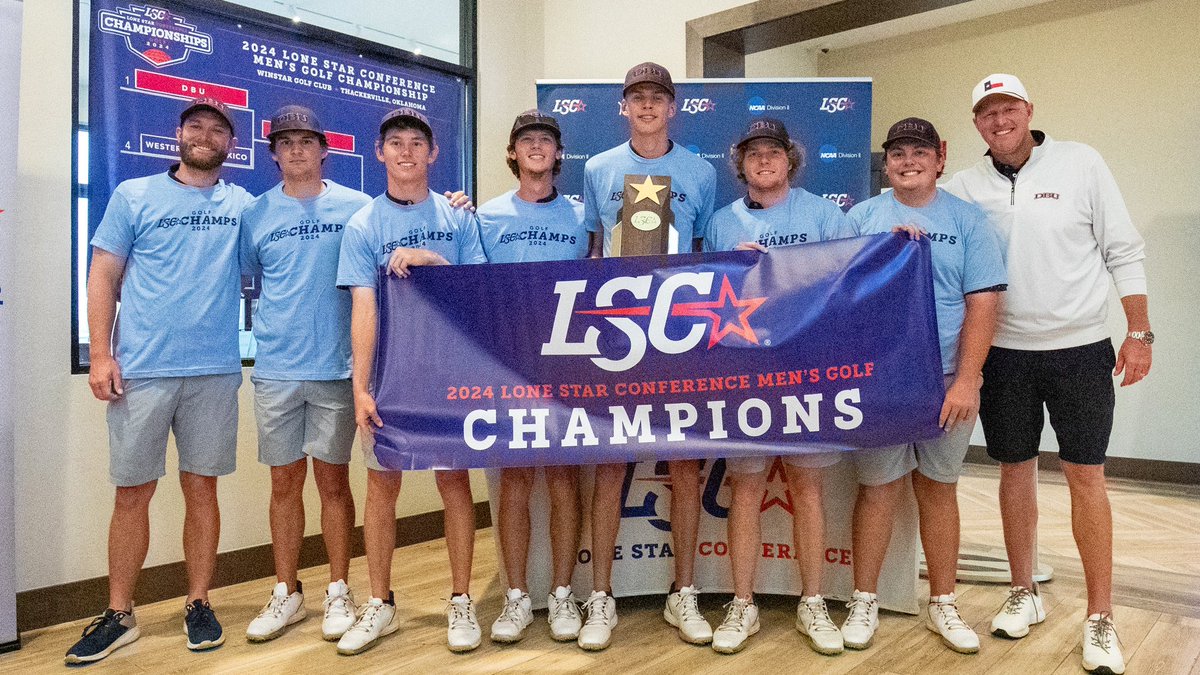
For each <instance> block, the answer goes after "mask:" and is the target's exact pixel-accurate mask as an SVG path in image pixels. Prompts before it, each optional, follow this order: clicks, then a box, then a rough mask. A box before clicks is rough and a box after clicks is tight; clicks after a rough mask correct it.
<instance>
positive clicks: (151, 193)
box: [91, 173, 250, 378]
mask: <svg viewBox="0 0 1200 675" xmlns="http://www.w3.org/2000/svg"><path fill="white" fill-rule="evenodd" d="M249 200H250V195H249V194H248V193H247V192H246V191H245V190H243V189H242V188H240V187H238V186H236V185H232V184H229V183H226V182H225V181H218V182H217V184H216V185H214V186H212V187H208V188H196V187H191V186H188V185H184V184H182V183H180V182H178V181H176V180H175V179H173V178H171V176H170V175H169V174H167V173H160V174H155V175H153V176H146V177H143V178H134V179H131V180H127V181H124V182H123V183H121V184H120V185H118V186H117V189H116V190H115V191H114V192H113V194H112V198H111V199H109V201H108V208H107V209H106V210H105V212H104V219H103V220H101V221H100V226H99V227H98V228H97V229H96V234H95V236H93V237H92V242H91V243H92V246H95V247H96V248H100V249H104V250H105V251H108V252H109V253H113V254H115V255H118V256H120V257H122V258H124V259H125V278H124V280H123V281H122V282H121V299H120V300H121V306H120V311H119V313H118V314H117V327H116V335H115V336H114V338H113V352H114V354H115V356H116V359H117V364H118V365H120V367H121V374H122V376H123V377H125V378H143V377H187V376H196V375H215V374H221V373H239V372H241V369H242V359H241V352H240V350H239V347H238V333H237V332H238V309H239V300H240V298H241V275H240V274H239V270H238V230H239V229H240V226H241V219H242V208H243V207H245V205H246V203H247V202H248V201H249Z"/></svg>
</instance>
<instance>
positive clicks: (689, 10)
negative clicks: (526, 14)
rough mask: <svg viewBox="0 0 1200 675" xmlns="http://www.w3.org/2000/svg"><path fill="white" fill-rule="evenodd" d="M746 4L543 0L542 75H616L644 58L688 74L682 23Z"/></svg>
mask: <svg viewBox="0 0 1200 675" xmlns="http://www.w3.org/2000/svg"><path fill="white" fill-rule="evenodd" d="M744 4H746V0H659V1H658V2H646V1H644V0H606V1H605V2H593V1H589V0H547V1H546V2H545V9H544V12H545V35H546V39H545V49H546V51H545V64H546V66H545V72H544V73H543V75H542V77H544V78H546V79H568V78H604V79H615V80H619V79H621V78H623V77H625V71H627V70H629V68H630V66H635V65H637V64H639V63H641V62H643V61H654V62H655V63H658V64H659V65H662V66H665V67H666V68H667V70H670V71H671V75H672V76H673V77H674V78H675V79H677V80H682V79H684V77H685V75H686V73H687V68H686V65H687V55H686V49H685V38H684V35H685V33H684V28H685V26H686V24H687V22H688V21H689V20H691V19H694V18H696V17H700V16H705V15H708V14H713V13H715V12H720V11H722V10H726V9H729V8H730V7H736V6H737V5H744Z"/></svg>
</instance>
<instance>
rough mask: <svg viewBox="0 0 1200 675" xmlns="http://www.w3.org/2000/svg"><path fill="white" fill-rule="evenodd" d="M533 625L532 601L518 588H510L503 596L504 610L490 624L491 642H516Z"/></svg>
mask: <svg viewBox="0 0 1200 675" xmlns="http://www.w3.org/2000/svg"><path fill="white" fill-rule="evenodd" d="M531 623H533V601H531V600H530V599H529V594H528V593H526V592H525V591H522V590H521V589H519V588H510V589H508V593H506V594H505V596H504V609H503V610H501V611H500V616H499V617H497V618H496V620H495V621H494V622H493V623H492V642H517V641H519V640H520V639H521V638H523V637H525V629H526V628H528V627H529V624H531Z"/></svg>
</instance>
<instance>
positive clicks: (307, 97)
mask: <svg viewBox="0 0 1200 675" xmlns="http://www.w3.org/2000/svg"><path fill="white" fill-rule="evenodd" d="M91 8H92V16H91V26H92V28H91V72H90V75H89V92H90V93H89V100H88V106H89V108H88V110H89V117H88V120H89V131H90V134H89V138H90V148H89V158H90V166H89V176H90V185H89V188H88V191H89V201H88V214H87V218H88V229H87V232H88V237H89V239H90V238H91V236H92V234H93V233H94V232H95V229H96V227H97V226H98V225H99V223H100V220H101V218H102V217H103V215H104V209H105V206H106V205H107V203H108V198H109V196H110V195H111V193H112V191H113V189H115V188H116V186H117V184H118V183H120V182H121V181H123V180H125V179H128V178H135V177H138V176H144V175H148V174H152V173H158V172H161V171H164V170H166V168H167V167H168V166H170V165H171V164H172V163H174V162H177V161H179V160H178V157H179V148H178V145H177V143H176V140H175V130H176V128H177V127H178V126H179V113H180V111H182V110H183V108H184V107H186V105H187V102H188V101H189V100H191V99H192V98H195V97H197V96H201V95H205V96H212V97H214V98H217V99H219V100H221V101H222V102H224V103H225V104H226V105H228V106H229V107H230V108H231V110H232V111H233V115H234V124H235V126H236V129H235V132H236V135H237V139H238V142H237V149H236V150H235V151H234V152H233V153H232V154H231V155H230V156H229V158H228V160H226V163H225V172H224V178H225V180H226V181H229V182H232V183H237V184H238V185H241V186H242V187H244V188H246V189H247V190H249V191H250V193H251V194H254V195H258V194H261V193H263V192H265V191H267V190H268V189H270V188H271V186H273V185H275V183H277V182H278V181H279V173H278V169H277V168H276V166H275V164H274V162H273V160H272V159H271V154H270V152H269V150H268V143H267V139H266V134H267V132H268V128H269V122H270V117H271V114H272V113H273V112H274V111H275V110H276V109H278V108H279V107H281V106H283V105H285V104H290V103H298V104H301V105H305V106H308V107H309V108H312V109H313V111H315V112H316V113H317V116H318V117H319V118H320V119H321V122H322V124H323V125H324V128H325V130H326V132H327V135H328V137H329V146H330V148H329V149H330V152H329V159H328V160H326V163H325V176H326V177H327V178H330V179H332V180H334V181H337V182H338V183H341V184H342V185H346V186H348V187H351V188H355V189H360V190H363V191H365V192H367V193H368V194H372V195H377V194H380V193H382V192H383V190H384V188H385V186H386V176H385V173H384V170H383V167H382V165H381V164H379V162H378V161H377V160H376V158H375V150H374V144H375V139H376V138H377V137H378V134H379V120H380V118H381V117H383V115H384V114H385V113H386V112H387V111H389V110H392V109H395V108H397V107H401V106H408V107H411V108H415V109H417V110H420V111H421V112H422V113H423V114H425V115H426V116H427V117H428V118H429V120H430V122H431V123H432V126H433V129H434V135H435V137H436V140H437V142H438V145H439V147H440V155H439V157H438V161H437V162H436V163H435V164H434V166H433V167H432V169H431V172H430V185H431V186H432V187H433V188H434V189H435V190H457V189H460V188H462V189H469V187H470V185H471V175H472V174H471V172H472V168H471V167H470V166H469V163H468V162H467V161H466V159H467V158H468V157H469V156H470V153H469V147H470V146H469V142H470V139H469V134H470V128H469V125H468V124H467V120H468V119H469V114H468V113H469V111H468V110H467V107H468V97H467V83H466V81H465V79H464V78H462V77H459V76H456V75H451V74H448V73H447V72H443V71H440V70H437V69H434V68H431V67H425V66H421V65H416V64H413V63H407V62H405V61H403V60H402V58H401V56H400V54H401V53H400V52H399V51H396V56H395V57H394V58H388V57H386V56H383V55H382V54H383V53H385V52H375V53H372V52H365V53H364V52H361V50H358V49H354V48H352V47H349V46H343V45H341V44H338V43H333V42H318V41H314V40H313V39H312V38H310V37H305V36H303V35H301V34H299V33H296V32H291V31H288V30H285V29H282V28H278V27H273V26H271V25H267V24H265V23H264V24H258V23H253V22H249V21H247V20H246V19H243V18H237V17H235V16H232V15H225V14H222V13H220V12H216V11H211V10H207V9H202V8H197V7H193V6H189V5H187V4H185V3H179V2H155V3H154V4H141V3H137V2H127V1H125V2H122V1H120V0H93V2H92V3H91ZM381 49H382V48H381ZM243 343H244V344H245V341H243Z"/></svg>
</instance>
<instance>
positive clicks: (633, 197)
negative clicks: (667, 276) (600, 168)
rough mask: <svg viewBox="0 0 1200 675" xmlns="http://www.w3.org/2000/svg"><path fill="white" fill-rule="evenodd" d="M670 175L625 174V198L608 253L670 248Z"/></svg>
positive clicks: (653, 251)
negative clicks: (610, 251)
mask: <svg viewBox="0 0 1200 675" xmlns="http://www.w3.org/2000/svg"><path fill="white" fill-rule="evenodd" d="M674 224H675V212H674V211H672V210H671V177H670V176H647V175H645V174H626V175H625V199H624V202H623V203H622V205H621V209H620V210H619V211H617V224H616V225H615V226H613V230H612V245H611V250H612V255H614V256H619V255H662V254H664V253H670V252H671V233H672V231H673V230H672V226H673V225H674Z"/></svg>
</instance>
